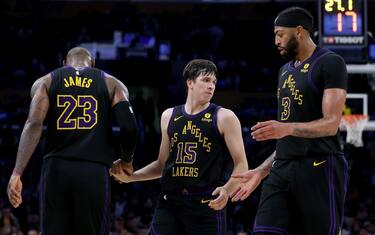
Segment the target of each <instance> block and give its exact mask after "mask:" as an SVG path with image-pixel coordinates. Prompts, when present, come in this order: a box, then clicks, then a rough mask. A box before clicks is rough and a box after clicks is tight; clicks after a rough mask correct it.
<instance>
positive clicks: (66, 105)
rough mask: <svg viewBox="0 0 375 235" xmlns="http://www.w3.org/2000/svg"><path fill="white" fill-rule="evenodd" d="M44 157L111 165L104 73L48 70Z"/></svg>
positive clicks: (109, 111) (109, 129)
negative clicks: (50, 71)
mask: <svg viewBox="0 0 375 235" xmlns="http://www.w3.org/2000/svg"><path fill="white" fill-rule="evenodd" d="M51 77H52V83H51V87H50V89H49V92H48V95H49V99H50V107H49V113H48V119H47V120H48V123H47V124H48V126H47V134H46V141H47V143H46V147H45V158H49V157H61V158H68V159H79V160H88V161H94V162H99V163H104V164H106V165H108V166H110V165H111V164H112V145H111V137H112V129H111V128H112V127H111V121H110V113H111V103H110V99H109V93H108V90H107V86H106V83H105V80H104V79H105V77H104V72H103V71H101V70H99V69H96V68H89V67H84V68H80V69H75V68H73V67H70V66H65V67H62V68H59V69H57V70H55V71H53V72H52V73H51Z"/></svg>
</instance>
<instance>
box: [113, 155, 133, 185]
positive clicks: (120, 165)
mask: <svg viewBox="0 0 375 235" xmlns="http://www.w3.org/2000/svg"><path fill="white" fill-rule="evenodd" d="M133 171H134V169H133V163H132V162H124V161H123V160H121V159H118V160H116V161H114V162H113V165H112V167H111V169H109V174H110V175H111V176H113V178H114V179H115V180H116V181H118V182H120V183H128V182H129V181H128V178H129V176H131V175H132V174H133Z"/></svg>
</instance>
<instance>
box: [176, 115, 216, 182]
mask: <svg viewBox="0 0 375 235" xmlns="http://www.w3.org/2000/svg"><path fill="white" fill-rule="evenodd" d="M186 135H190V136H186ZM183 139H189V140H195V141H189V142H184V141H183ZM176 147H177V156H176V161H175V166H174V167H173V168H172V176H173V177H181V176H183V177H195V178H196V177H199V168H198V167H194V166H186V165H187V164H190V165H192V164H194V163H195V162H196V160H197V157H199V156H198V153H199V151H198V150H199V149H202V150H204V151H206V152H208V153H209V152H211V147H212V143H211V142H210V140H209V138H208V137H206V136H204V134H203V133H202V131H201V129H200V128H198V127H197V126H196V125H194V124H193V121H187V123H186V124H185V125H184V127H183V128H182V131H181V133H179V132H175V133H174V134H173V137H172V138H171V152H172V148H176ZM180 164H181V165H180ZM182 164H184V165H185V166H182Z"/></svg>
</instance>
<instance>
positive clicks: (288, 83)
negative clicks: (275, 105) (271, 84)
mask: <svg viewBox="0 0 375 235" xmlns="http://www.w3.org/2000/svg"><path fill="white" fill-rule="evenodd" d="M282 89H289V91H290V93H291V95H292V98H293V100H295V101H297V103H298V105H302V103H303V94H301V92H300V90H299V89H296V81H295V80H294V78H293V75H292V74H290V75H289V76H288V78H287V79H285V81H284V84H283V86H282ZM277 93H278V95H280V92H279V91H278V92H277Z"/></svg>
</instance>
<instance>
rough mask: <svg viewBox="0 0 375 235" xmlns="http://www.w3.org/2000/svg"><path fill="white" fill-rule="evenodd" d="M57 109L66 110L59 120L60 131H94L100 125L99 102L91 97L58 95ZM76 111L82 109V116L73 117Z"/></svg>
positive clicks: (58, 127)
mask: <svg viewBox="0 0 375 235" xmlns="http://www.w3.org/2000/svg"><path fill="white" fill-rule="evenodd" d="M57 107H59V108H63V109H64V110H63V111H62V113H61V114H60V116H59V118H58V119H57V129H58V130H75V129H92V128H93V127H94V126H95V125H96V124H97V123H98V114H97V109H98V101H97V100H96V99H95V98H94V97H93V96H91V95H78V96H77V97H76V98H74V96H72V95H58V96H57ZM76 109H82V115H81V116H79V117H76V118H74V117H72V114H73V113H74V111H75V110H76Z"/></svg>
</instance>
